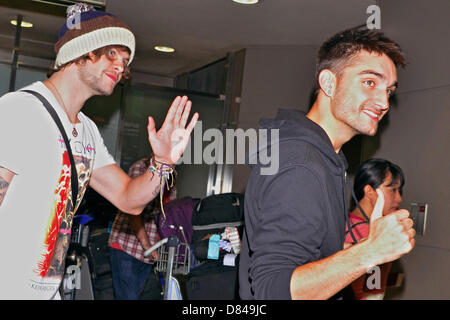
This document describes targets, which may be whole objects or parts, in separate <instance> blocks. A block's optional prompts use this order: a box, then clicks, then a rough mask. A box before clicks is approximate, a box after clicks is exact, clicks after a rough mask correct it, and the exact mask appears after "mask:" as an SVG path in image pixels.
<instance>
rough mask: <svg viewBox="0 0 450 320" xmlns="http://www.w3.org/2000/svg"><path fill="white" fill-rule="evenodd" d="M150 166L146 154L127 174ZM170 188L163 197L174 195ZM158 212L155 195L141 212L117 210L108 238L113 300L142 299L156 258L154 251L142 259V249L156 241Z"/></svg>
mask: <svg viewBox="0 0 450 320" xmlns="http://www.w3.org/2000/svg"><path fill="white" fill-rule="evenodd" d="M149 165H150V157H149V158H143V159H140V160H138V161H136V162H135V163H133V164H132V166H131V167H130V169H129V170H128V175H129V176H130V177H132V178H134V177H137V176H140V175H142V174H144V173H145V172H146V171H147V170H148V167H149ZM175 193H176V192H175V189H174V188H172V189H171V190H170V192H169V193H167V194H165V195H164V196H165V198H166V199H168V200H171V199H173V198H175ZM158 212H159V197H155V199H154V200H153V201H151V202H150V203H149V204H148V205H147V207H146V208H145V209H144V211H143V212H142V214H141V215H129V214H126V213H123V212H120V211H119V212H118V213H117V215H116V218H115V220H114V223H113V225H112V227H111V234H110V237H109V241H108V244H109V247H110V263H111V271H112V276H113V288H114V296H115V298H116V299H123V300H136V299H140V298H142V293H143V291H144V288H145V285H146V283H147V281H148V280H149V279H150V275H151V274H152V271H153V263H154V262H155V260H156V259H157V251H153V252H152V254H151V256H149V257H147V258H145V257H144V252H145V251H146V250H147V249H149V248H150V247H151V246H153V245H154V244H155V243H156V242H158V241H159V240H160V236H159V234H158V230H157V227H156V224H155V220H154V217H155V214H156V213H158Z"/></svg>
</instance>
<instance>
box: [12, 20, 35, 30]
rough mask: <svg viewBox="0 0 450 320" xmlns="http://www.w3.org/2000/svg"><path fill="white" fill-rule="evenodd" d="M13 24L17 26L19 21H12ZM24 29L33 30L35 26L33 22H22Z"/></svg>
mask: <svg viewBox="0 0 450 320" xmlns="http://www.w3.org/2000/svg"><path fill="white" fill-rule="evenodd" d="M11 24H12V25H13V26H17V20H16V19H14V20H11ZM20 25H21V26H22V27H23V28H32V27H33V24H32V23H31V22H27V21H22V23H21V24H20Z"/></svg>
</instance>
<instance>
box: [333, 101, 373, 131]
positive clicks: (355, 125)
mask: <svg viewBox="0 0 450 320" xmlns="http://www.w3.org/2000/svg"><path fill="white" fill-rule="evenodd" d="M334 104H335V107H334V110H335V111H334V116H335V117H336V119H338V120H340V121H341V122H343V123H345V124H346V125H347V126H348V127H350V128H351V129H352V130H353V132H354V133H355V135H357V134H364V135H368V136H374V135H375V134H376V133H377V129H378V123H376V124H375V125H373V124H372V122H373V121H372V120H370V119H367V120H366V121H365V119H364V117H366V116H365V115H364V114H363V113H362V111H361V110H362V107H361V105H358V107H355V106H354V105H355V102H353V101H348V100H346V99H345V98H343V97H342V96H341V95H340V94H339V93H337V95H336V97H335V101H334ZM362 105H364V103H363V104H362Z"/></svg>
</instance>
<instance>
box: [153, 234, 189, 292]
mask: <svg viewBox="0 0 450 320" xmlns="http://www.w3.org/2000/svg"><path fill="white" fill-rule="evenodd" d="M154 250H158V259H157V260H156V267H155V270H156V271H158V272H162V273H165V277H164V284H163V287H164V300H182V299H183V297H182V294H181V290H180V284H179V283H178V280H177V279H176V278H174V277H173V275H176V274H183V275H186V274H188V273H189V271H190V270H191V266H192V264H193V262H194V258H193V254H192V251H191V248H190V246H189V244H188V243H184V242H180V240H179V239H178V237H177V236H174V235H173V236H170V237H169V238H165V239H162V240H160V241H158V242H157V243H156V244H155V245H154V246H153V247H151V248H150V249H148V250H146V251H145V252H144V257H148V256H149V255H150V254H151V253H152V252H153V251H154Z"/></svg>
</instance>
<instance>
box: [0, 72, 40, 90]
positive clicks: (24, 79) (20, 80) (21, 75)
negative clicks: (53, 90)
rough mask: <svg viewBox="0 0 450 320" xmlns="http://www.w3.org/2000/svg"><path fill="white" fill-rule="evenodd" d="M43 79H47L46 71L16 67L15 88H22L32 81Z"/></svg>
mask: <svg viewBox="0 0 450 320" xmlns="http://www.w3.org/2000/svg"><path fill="white" fill-rule="evenodd" d="M44 80H47V71H43V70H36V69H28V68H26V67H19V69H17V75H16V86H15V90H19V89H22V88H23V87H25V86H27V85H29V84H32V83H33V82H36V81H44ZM8 81H9V80H8Z"/></svg>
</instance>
